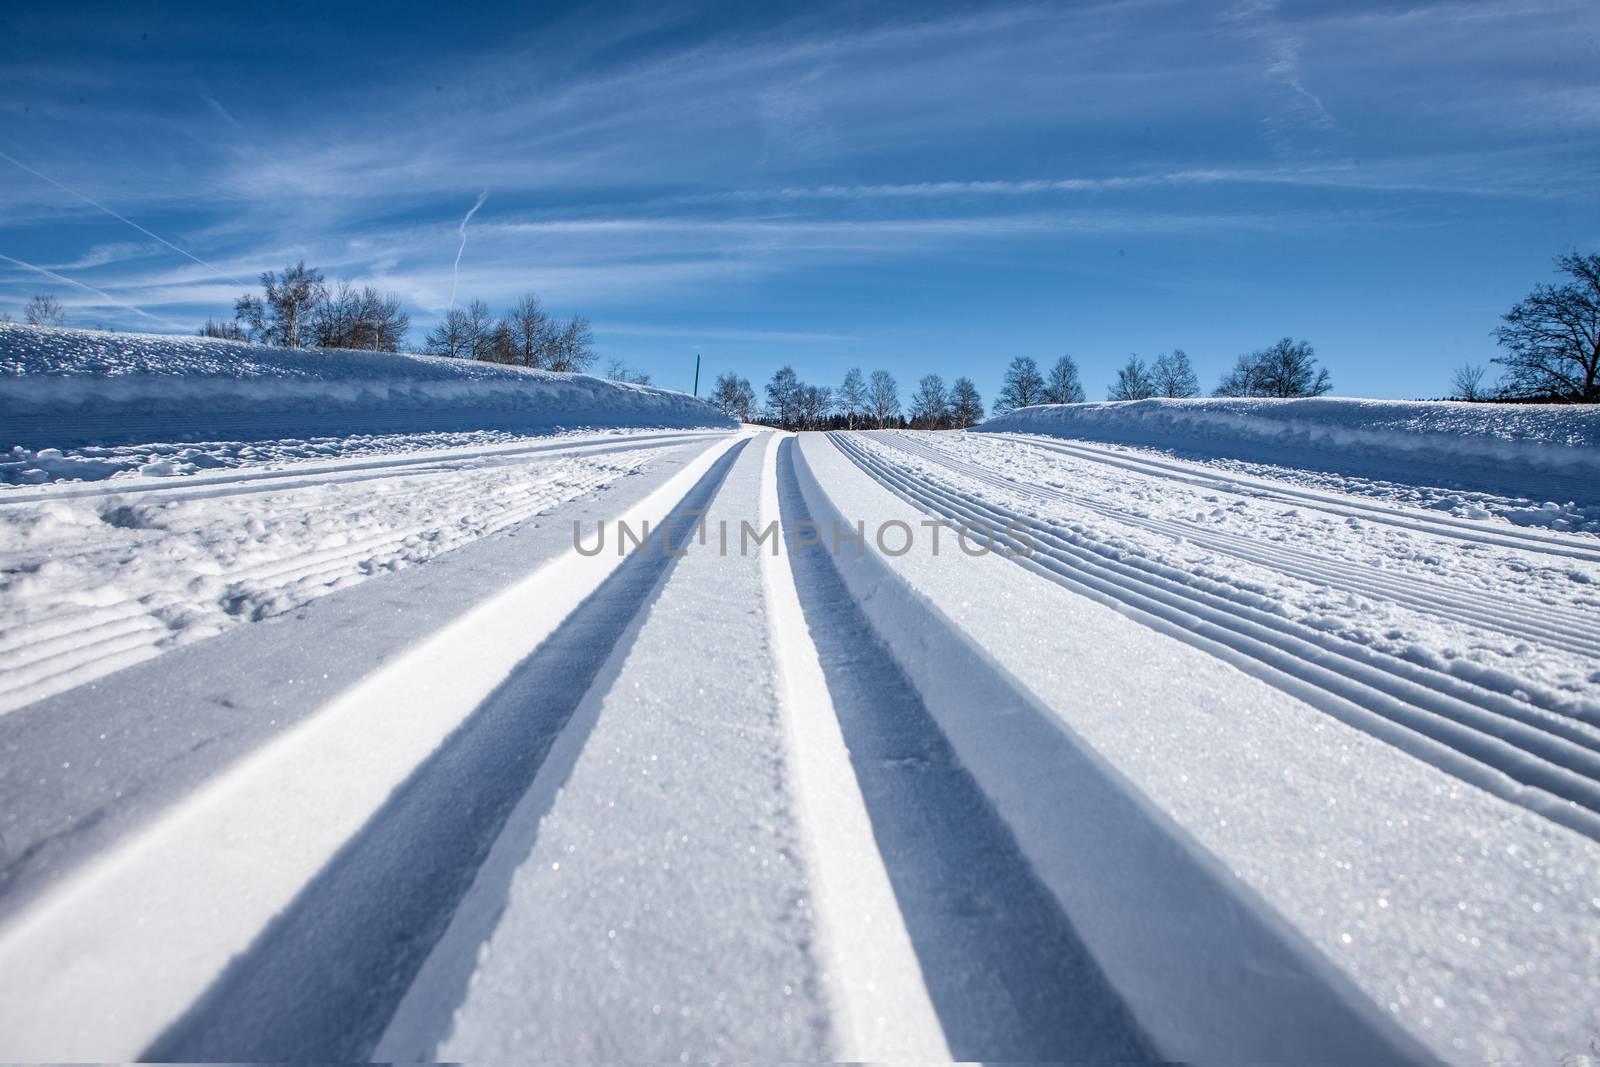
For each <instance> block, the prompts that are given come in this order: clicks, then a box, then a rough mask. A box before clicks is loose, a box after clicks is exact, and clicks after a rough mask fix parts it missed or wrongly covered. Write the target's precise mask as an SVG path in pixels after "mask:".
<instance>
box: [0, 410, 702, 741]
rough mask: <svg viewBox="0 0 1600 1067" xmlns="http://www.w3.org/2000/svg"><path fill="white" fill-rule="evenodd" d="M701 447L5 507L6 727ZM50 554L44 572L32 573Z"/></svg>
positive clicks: (509, 452)
mask: <svg viewBox="0 0 1600 1067" xmlns="http://www.w3.org/2000/svg"><path fill="white" fill-rule="evenodd" d="M713 436H719V435H708V434H706V433H693V432H689V433H683V432H680V433H631V434H618V435H605V436H602V437H599V438H598V439H596V438H595V437H594V436H593V435H590V436H588V437H578V438H573V439H569V440H562V441H555V442H551V441H535V442H527V441H523V442H518V443H511V444H504V445H498V446H494V447H490V448H461V449H447V450H432V451H428V452H424V453H422V454H419V455H408V456H404V457H387V458H382V459H378V458H360V459H352V460H347V461H336V462H311V463H295V464H292V465H290V466H289V467H287V468H279V469H266V470H262V469H245V470H240V471H232V472H228V473H211V474H200V475H195V476H192V477H187V478H181V479H174V478H165V477H157V478H121V479H117V480H114V481H111V482H107V483H99V484H93V485H88V486H85V485H82V484H79V483H71V482H69V483H62V484H56V485H51V486H47V487H41V488H37V489H18V490H14V491H11V492H7V493H0V531H4V532H6V533H7V534H8V543H7V544H6V545H5V546H4V547H0V567H4V568H5V569H6V570H8V571H11V572H12V577H10V578H9V580H6V581H4V582H0V608H3V609H4V611H5V621H4V622H3V623H0V671H4V673H3V674H0V714H3V713H4V712H6V711H9V710H12V709H14V708H17V707H21V706H23V705H25V704H28V703H30V702H32V701H35V700H38V699H40V698H42V697H46V696H49V695H50V694H52V693H57V692H62V691H64V690H66V689H70V688H72V687H73V686H76V685H81V684H83V683H84V682H87V681H90V680H92V679H93V678H96V677H99V676H100V675H103V674H106V673H109V672H111V671H114V670H117V669H119V668H121V667H125V666H128V665H129V664H131V663H136V662H139V661H141V660H144V659H148V658H150V657H152V656H156V655H159V654H161V653H162V652H164V651H166V650H169V649H171V648H173V647H176V646H178V645H181V644H185V643H188V642H191V641H195V640H199V639H201V638H204V637H208V636H211V635H212V634H215V633H218V632H220V631H222V630H224V629H226V628H228V627H231V626H235V625H238V624H239V623H241V622H244V621H248V620H259V619H263V618H268V617H272V616H278V615H282V614H284V613H286V612H288V611H291V610H294V609H296V608H299V607H301V606H303V605H304V604H306V603H307V602H309V601H311V600H313V599H315V598H317V597H319V596H324V595H326V594H328V593H330V592H333V591H334V590H337V589H341V588H345V587H347V586H349V585H351V584H354V583H356V582H360V581H362V580H364V579H366V578H368V577H371V576H372V575H374V574H379V573H384V572H387V571H393V570H399V569H402V568H404V567H407V566H411V565H413V564H416V563H418V562H421V561H423V560H426V559H430V558H432V557H434V556H437V555H438V554H440V553H442V552H446V551H448V550H450V549H452V548H456V547H458V546H460V545H463V544H467V543H470V542H472V541H475V540H478V539H481V538H483V537H485V536H488V535H490V534H493V533H494V532H496V531H498V530H503V529H509V528H511V527H514V526H516V525H517V524H519V523H522V522H524V521H526V520H527V519H529V518H530V517H532V516H535V515H538V514H540V513H543V512H547V511H549V510H551V509H552V508H554V507H555V506H557V505H559V504H561V503H564V502H568V501H571V500H575V499H578V498H579V497H582V496H584V495H587V494H590V493H593V492H595V491H596V490H599V489H602V488H604V487H606V486H608V485H610V484H611V483H612V482H614V481H615V480H616V479H618V478H621V477H624V476H626V475H628V474H630V473H632V472H634V471H637V470H638V469H639V468H640V466H641V465H643V464H644V463H645V462H647V460H648V459H649V457H650V456H651V455H652V453H653V452H655V451H657V450H660V449H664V448H671V447H674V446H678V445H682V444H685V443H690V442H696V441H706V440H710V439H711V438H712V437H713ZM41 555H47V556H48V562H47V563H45V564H43V565H37V564H33V563H32V562H31V561H34V560H37V559H39V557H40V556H41Z"/></svg>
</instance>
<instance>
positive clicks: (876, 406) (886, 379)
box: [867, 370, 900, 430]
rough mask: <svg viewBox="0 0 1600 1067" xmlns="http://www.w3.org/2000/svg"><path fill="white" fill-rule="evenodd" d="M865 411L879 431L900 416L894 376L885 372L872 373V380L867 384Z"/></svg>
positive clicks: (898, 386)
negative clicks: (875, 423) (869, 414)
mask: <svg viewBox="0 0 1600 1067" xmlns="http://www.w3.org/2000/svg"><path fill="white" fill-rule="evenodd" d="M867 411H868V412H869V413H871V415H872V418H873V420H874V421H875V422H877V424H878V429H880V430H881V429H883V428H884V427H886V426H888V425H889V420H890V419H893V418H897V417H898V416H899V414H900V385H899V383H897V382H896V381H895V380H894V375H892V374H890V373H889V372H888V371H886V370H875V371H873V372H872V378H871V380H870V381H869V382H868V383H867Z"/></svg>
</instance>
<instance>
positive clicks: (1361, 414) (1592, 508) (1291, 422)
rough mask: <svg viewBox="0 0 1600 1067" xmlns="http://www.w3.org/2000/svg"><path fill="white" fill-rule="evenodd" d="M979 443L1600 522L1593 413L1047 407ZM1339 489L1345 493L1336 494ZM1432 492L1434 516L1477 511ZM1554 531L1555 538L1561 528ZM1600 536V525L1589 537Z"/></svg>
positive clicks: (1444, 407) (1001, 421) (1517, 407)
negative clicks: (1259, 471) (1298, 474)
mask: <svg viewBox="0 0 1600 1067" xmlns="http://www.w3.org/2000/svg"><path fill="white" fill-rule="evenodd" d="M978 429H979V430H981V431H985V432H1015V433H1030V434H1048V435H1050V436H1054V437H1067V438H1081V439H1085V440H1091V441H1108V442H1117V443H1121V444H1129V445H1152V446H1156V447H1162V448H1174V449H1179V450H1181V452H1182V453H1183V454H1184V455H1185V456H1186V457H1189V458H1194V457H1196V456H1200V457H1208V458H1224V459H1231V460H1243V461H1254V462H1259V463H1266V464H1278V465H1283V466H1290V467H1306V468H1311V469H1312V470H1317V469H1319V468H1320V469H1323V470H1331V471H1333V472H1336V473H1338V474H1343V475H1352V476H1357V477H1364V478H1365V479H1367V480H1373V479H1375V480H1377V481H1380V482H1381V481H1384V480H1385V478H1386V476H1398V477H1397V478H1396V480H1398V481H1400V482H1402V483H1405V484H1408V485H1429V486H1434V487H1451V486H1463V487H1466V488H1467V489H1468V490H1483V489H1488V488H1499V487H1507V488H1514V489H1515V490H1517V491H1519V492H1521V493H1524V494H1528V493H1530V492H1540V491H1541V490H1546V488H1547V487H1548V488H1547V491H1548V492H1549V493H1551V494H1561V495H1558V496H1555V497H1554V499H1548V500H1547V499H1543V498H1535V499H1533V500H1531V501H1529V500H1526V499H1525V500H1523V501H1522V503H1521V505H1520V506H1519V507H1518V510H1519V511H1521V512H1523V513H1524V514H1523V516H1522V517H1523V519H1525V520H1534V519H1535V518H1536V517H1537V520H1538V524H1540V525H1544V524H1549V523H1553V522H1554V521H1556V520H1558V519H1561V518H1568V519H1571V518H1573V516H1572V515H1569V514H1566V513H1565V509H1566V508H1568V507H1572V508H1574V509H1575V510H1576V508H1579V507H1581V509H1582V511H1581V512H1579V517H1578V521H1579V522H1580V523H1596V521H1597V520H1600V407H1597V406H1595V405H1533V404H1468V403H1462V402H1456V401H1435V400H1428V401H1423V400H1412V401H1408V400H1348V399H1339V398H1333V397H1316V398H1312V399H1306V400H1260V399H1221V398H1215V399H1195V400H1138V401H1131V402H1117V403H1110V402H1108V403H1092V404H1047V405H1041V406H1038V407H1029V408H1021V409H1019V410H1017V411H1013V412H1010V413H1008V414H1005V415H998V416H996V417H994V418H992V419H989V420H988V421H987V422H984V423H983V424H982V425H981V426H979V427H978ZM1341 488H1343V487H1341ZM1456 495H1457V494H1451V493H1449V492H1437V493H1436V495H1435V496H1434V497H1433V499H1432V503H1434V505H1435V506H1439V507H1443V508H1446V509H1449V508H1461V509H1462V510H1463V511H1465V510H1466V509H1467V508H1470V507H1472V506H1473V501H1472V500H1471V499H1466V500H1462V499H1451V497H1452V496H1456ZM1558 528H1559V527H1558ZM1591 528H1592V529H1600V525H1596V526H1592V527H1591Z"/></svg>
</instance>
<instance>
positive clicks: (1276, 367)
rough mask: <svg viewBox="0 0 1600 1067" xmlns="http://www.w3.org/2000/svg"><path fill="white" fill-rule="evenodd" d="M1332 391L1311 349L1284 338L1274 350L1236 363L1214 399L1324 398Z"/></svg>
mask: <svg viewBox="0 0 1600 1067" xmlns="http://www.w3.org/2000/svg"><path fill="white" fill-rule="evenodd" d="M1332 388H1333V383H1332V381H1330V380H1329V378H1328V371H1327V368H1325V367H1318V366H1317V356H1316V351H1315V350H1314V349H1313V348H1312V347H1311V345H1310V344H1308V343H1307V342H1305V341H1296V340H1295V339H1294V338H1292V337H1285V338H1284V339H1283V340H1281V341H1279V342H1278V343H1276V344H1274V345H1273V346H1272V347H1271V348H1265V349H1262V350H1261V351H1259V352H1251V353H1250V354H1248V355H1242V356H1240V357H1239V358H1238V359H1237V360H1235V361H1234V364H1233V369H1232V370H1230V371H1228V373H1226V374H1224V375H1223V376H1222V381H1221V382H1219V383H1218V384H1217V388H1216V389H1215V390H1214V392H1213V395H1215V396H1264V397H1277V398H1291V397H1306V396H1321V395H1322V394H1324V393H1326V392H1329V391H1330V390H1331V389H1332Z"/></svg>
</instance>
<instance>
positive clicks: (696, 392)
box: [694, 352, 700, 399]
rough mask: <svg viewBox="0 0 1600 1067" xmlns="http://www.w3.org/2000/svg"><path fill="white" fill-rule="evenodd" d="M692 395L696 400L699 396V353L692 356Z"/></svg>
mask: <svg viewBox="0 0 1600 1067" xmlns="http://www.w3.org/2000/svg"><path fill="white" fill-rule="evenodd" d="M694 395H695V398H696V399H698V398H699V396H700V353H698V352H696V353H695V354H694Z"/></svg>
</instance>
